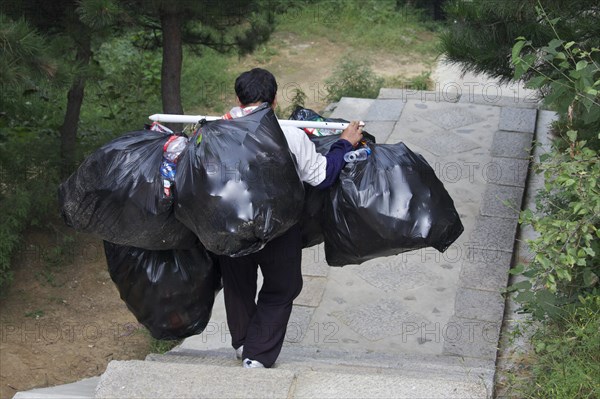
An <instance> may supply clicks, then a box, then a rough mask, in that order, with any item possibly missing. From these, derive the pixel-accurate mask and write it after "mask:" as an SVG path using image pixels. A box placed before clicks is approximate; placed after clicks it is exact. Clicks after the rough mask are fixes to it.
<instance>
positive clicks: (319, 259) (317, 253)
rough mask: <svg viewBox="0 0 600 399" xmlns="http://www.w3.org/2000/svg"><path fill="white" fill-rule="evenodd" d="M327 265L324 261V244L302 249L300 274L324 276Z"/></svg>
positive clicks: (327, 272) (327, 269)
mask: <svg viewBox="0 0 600 399" xmlns="http://www.w3.org/2000/svg"><path fill="white" fill-rule="evenodd" d="M328 274H329V265H328V264H327V262H326V261H325V246H324V245H323V244H319V245H315V246H312V247H310V248H304V249H303V250H302V275H304V276H321V277H326V276H327V275H328Z"/></svg>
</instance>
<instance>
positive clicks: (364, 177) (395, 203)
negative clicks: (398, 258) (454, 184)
mask: <svg viewBox="0 0 600 399" xmlns="http://www.w3.org/2000/svg"><path fill="white" fill-rule="evenodd" d="M369 147H370V148H371V151H372V153H371V155H370V156H369V157H368V159H367V160H366V161H361V162H355V163H350V164H347V165H346V167H345V168H344V169H343V170H342V173H341V175H340V180H339V182H338V183H337V184H336V185H335V186H333V187H332V188H331V190H330V201H326V209H325V212H324V218H325V220H324V223H323V224H322V226H323V234H324V237H325V256H326V259H327V263H328V264H329V265H330V266H344V265H347V264H360V263H362V262H365V261H367V260H369V259H373V258H377V257H380V256H390V255H396V254H399V253H401V252H405V251H410V250H415V249H419V248H423V247H429V246H431V247H434V248H435V249H437V250H438V251H441V252H443V251H445V250H446V249H447V248H448V247H449V246H450V245H451V244H452V243H453V242H454V241H455V240H456V239H457V238H458V237H459V236H460V235H461V233H462V232H463V225H462V223H461V221H460V217H459V215H458V213H457V211H456V209H455V207H454V202H453V201H452V198H451V197H450V195H449V194H448V192H447V191H446V189H445V188H444V186H443V184H442V182H441V181H440V180H439V179H438V178H437V177H436V175H435V173H434V171H433V169H432V168H431V166H429V164H428V163H427V161H426V160H425V159H424V158H423V157H422V156H420V155H418V154H415V153H413V152H412V151H411V150H410V149H409V148H408V147H406V145H404V143H397V144H370V145H369Z"/></svg>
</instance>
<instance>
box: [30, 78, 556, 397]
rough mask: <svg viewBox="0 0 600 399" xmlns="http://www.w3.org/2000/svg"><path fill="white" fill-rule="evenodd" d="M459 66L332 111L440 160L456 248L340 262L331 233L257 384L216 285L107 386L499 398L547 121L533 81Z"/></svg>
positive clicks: (309, 256)
mask: <svg viewBox="0 0 600 399" xmlns="http://www.w3.org/2000/svg"><path fill="white" fill-rule="evenodd" d="M444 74H446V75H444ZM456 76H457V75H456V73H455V71H452V70H451V69H450V68H448V69H442V70H441V71H438V72H437V75H436V76H434V79H436V82H437V85H436V90H434V91H431V92H417V91H409V90H396V89H382V90H381V92H380V94H379V97H378V98H377V99H375V100H365V99H351V98H344V99H342V100H341V101H340V102H339V103H338V104H337V107H336V108H335V110H334V111H333V113H332V115H331V116H333V117H341V118H345V119H352V120H355V119H362V120H364V121H365V122H366V130H367V131H369V132H370V133H372V134H374V135H375V136H376V138H377V141H378V142H379V143H396V142H398V141H403V142H405V143H406V145H407V146H408V147H409V148H411V149H412V150H413V151H415V152H417V153H420V154H422V155H423V156H424V157H425V158H426V159H427V161H428V162H429V163H430V164H431V165H432V167H433V168H434V170H435V171H436V174H437V175H438V177H439V178H440V180H441V181H442V182H443V183H444V185H445V187H446V188H447V190H448V191H449V193H450V195H451V196H452V198H453V199H454V202H455V204H456V207H457V210H458V212H459V214H460V216H461V219H462V222H463V224H464V227H465V231H464V233H463V234H462V236H461V237H460V238H459V239H458V240H457V241H456V242H455V243H454V244H453V245H452V246H451V247H450V248H449V249H448V250H447V251H446V252H445V253H443V254H442V253H439V252H437V251H436V250H434V249H432V248H426V249H422V250H419V251H412V252H408V253H404V254H400V255H397V256H393V257H386V258H378V259H374V260H371V261H369V262H365V263H363V264H362V265H350V266H346V267H343V268H335V267H329V266H328V265H327V264H326V262H325V256H324V250H323V245H319V246H315V247H312V248H308V249H305V250H304V251H303V265H302V267H303V275H304V288H303V291H302V293H301V295H300V296H299V297H298V298H297V300H296V301H295V303H294V309H293V312H292V318H291V320H290V323H289V325H288V331H287V336H286V342H285V344H284V347H283V351H282V354H281V356H280V359H279V360H278V362H277V363H276V367H275V368H274V369H271V370H265V371H264V373H260V374H254V375H252V376H248V377H247V378H250V380H244V381H245V384H246V387H247V388H246V389H247V391H246V392H245V393H246V394H244V392H242V394H241V395H238V394H239V393H240V391H239V389H241V388H240V387H238V386H237V385H236V383H235V381H237V380H236V378H246V377H242V376H241V374H239V373H241V372H242V369H241V367H240V365H239V362H237V361H235V360H234V359H233V350H232V349H231V347H230V336H229V334H228V330H227V325H226V322H225V320H226V318H225V312H224V306H223V299H222V294H219V296H218V297H217V301H216V304H215V308H214V310H213V317H212V319H211V322H210V323H209V325H208V327H207V329H206V330H205V332H204V333H203V334H200V335H198V336H194V337H191V338H188V339H187V340H185V341H184V342H183V343H182V344H181V345H180V346H179V347H178V348H176V349H175V350H173V351H172V352H170V353H169V354H167V355H164V356H156V355H151V356H149V358H148V359H147V360H149V361H146V362H139V361H137V362H135V361H132V362H111V364H110V365H109V368H108V369H107V372H106V373H105V374H104V375H103V376H102V378H101V379H100V384H99V385H98V390H97V392H96V397H114V396H119V393H122V394H127V395H129V396H139V397H143V396H144V394H146V395H148V394H151V393H152V392H154V393H156V392H158V391H151V390H149V389H150V388H148V386H151V387H153V385H152V384H150V382H153V383H154V384H158V386H159V387H160V388H161V389H164V392H165V393H167V394H169V393H170V394H171V396H177V397H193V396H194V395H196V396H198V395H199V393H200V392H202V394H206V395H208V394H209V393H211V394H213V396H215V397H218V392H221V393H222V394H221V397H231V396H238V397H253V395H254V396H261V397H266V396H272V397H281V396H288V397H311V398H312V397H365V396H370V397H407V398H408V397H410V398H419V397H440V398H442V397H478V398H481V397H490V396H491V394H492V391H493V380H494V371H495V362H496V353H497V347H498V340H499V332H500V328H501V325H502V320H503V314H504V302H505V301H504V298H503V295H502V291H503V290H504V289H505V288H506V285H507V281H508V270H509V268H510V267H511V264H512V260H513V251H514V249H515V235H516V232H517V221H518V212H519V210H520V209H521V204H522V201H523V197H524V192H525V188H526V178H527V172H528V157H529V152H530V147H531V145H532V139H533V138H534V135H535V134H538V135H540V134H544V133H545V131H546V129H547V126H546V125H545V124H539V123H537V121H538V111H537V110H536V108H535V107H536V105H537V104H536V102H535V101H533V99H532V97H531V95H530V93H527V92H521V93H515V89H514V88H508V87H505V86H497V85H496V86H495V85H492V84H490V82H489V80H486V79H485V78H481V79H480V78H478V77H472V76H466V77H463V78H461V79H457V78H456ZM469 79H471V80H469ZM502 90H504V92H501V91H502ZM211 367H212V368H211ZM231 367H233V369H232V368H231ZM186 370H187V371H186ZM235 370H237V371H235ZM315 370H318V372H315ZM132 375H135V376H137V378H131V376H132ZM215 375H219V376H221V377H222V378H221V377H219V378H220V379H223V386H222V387H221V388H220V389H221V391H219V390H218V389H217V390H214V389H213V388H214V386H213V385H214V384H215V382H214V381H215V379H214V378H215ZM274 380H276V381H278V383H279V384H280V385H277V384H275V385H273V384H272V381H274ZM176 382H177V383H176ZM144 384H146V388H144V386H145V385H144ZM148 384H150V385H148ZM202 384H205V385H204V386H206V384H211V387H210V388H209V387H206V389H208V391H206V390H205V391H202V389H203V388H202V387H203V385H202ZM182 386H184V387H187V388H182ZM236 387H237V388H236ZM152 389H154V388H152ZM215 389H216V388H215ZM161 392H162V391H161ZM192 393H193V394H192ZM187 394H189V395H191V396H186V395H187ZM21 397H26V396H21Z"/></svg>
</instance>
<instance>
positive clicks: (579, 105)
mask: <svg viewBox="0 0 600 399" xmlns="http://www.w3.org/2000/svg"><path fill="white" fill-rule="evenodd" d="M527 46H531V43H530V42H528V41H527V40H526V39H524V38H518V39H517V42H516V44H515V46H514V48H513V54H512V55H513V62H514V64H515V77H516V78H520V77H521V76H522V75H523V74H525V73H527V72H530V71H533V72H534V75H533V77H532V78H531V79H530V80H528V82H527V85H528V86H529V87H530V88H537V89H540V90H542V91H543V92H544V93H546V95H545V97H544V103H545V104H546V105H547V106H548V107H550V108H551V109H554V110H556V111H557V112H558V113H559V115H560V116H561V119H562V123H561V124H560V125H559V126H563V127H566V128H567V129H568V130H567V131H566V132H564V133H563V132H559V133H560V136H561V137H560V138H558V139H557V140H555V142H554V146H553V149H552V151H551V152H549V153H548V154H545V155H544V156H543V157H541V159H540V164H539V165H538V166H537V169H538V172H539V173H543V174H544V178H545V186H544V188H543V189H542V190H541V192H540V193H539V197H538V198H539V200H538V204H537V212H535V213H534V212H532V211H531V210H526V211H524V212H523V213H522V214H521V219H520V221H521V223H523V224H529V225H531V226H533V228H534V229H535V231H536V232H538V233H539V236H538V238H536V239H534V240H529V241H528V245H529V247H530V249H531V251H532V253H533V254H534V257H533V259H532V261H531V262H530V264H529V265H527V266H526V267H525V266H524V265H520V266H519V267H518V268H517V269H516V270H514V271H513V273H522V274H523V275H524V276H526V277H528V280H526V281H522V282H520V283H518V284H516V285H514V286H513V287H512V288H513V289H514V290H518V291H519V294H518V295H517V301H519V302H521V303H523V304H524V305H525V307H526V309H528V310H529V311H531V312H532V314H533V315H534V316H536V317H538V318H542V317H544V316H556V314H557V312H558V311H559V309H560V306H561V305H564V304H566V303H574V302H575V301H576V300H577V297H578V296H580V295H586V294H597V293H598V276H599V275H600V230H599V229H598V226H600V186H599V185H598V180H597V179H598V176H600V158H599V157H598V152H597V150H596V149H598V148H599V142H600V134H599V133H600V128H598V126H597V124H598V121H600V97H599V96H598V90H599V89H600V65H599V64H598V62H597V61H596V60H595V59H594V57H595V56H597V55H598V54H600V50H598V49H596V48H592V49H591V50H590V51H586V50H583V49H581V48H580V47H579V46H578V45H577V44H576V43H574V42H566V41H563V40H560V39H558V38H557V39H555V40H552V42H551V43H549V44H548V46H545V47H543V48H541V49H539V51H538V52H535V53H531V52H529V53H528V54H526V55H524V56H522V55H521V52H522V51H523V49H524V48H525V47H527ZM542 63H549V64H551V65H553V66H554V69H555V71H556V73H555V74H554V75H552V76H551V75H549V74H547V73H542V72H540V71H541V69H540V64H542ZM575 126H577V128H578V129H579V131H577V130H574V127H575ZM582 136H583V138H584V139H581V137H582ZM532 289H533V290H532Z"/></svg>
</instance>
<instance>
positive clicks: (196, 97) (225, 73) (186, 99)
mask: <svg viewBox="0 0 600 399" xmlns="http://www.w3.org/2000/svg"><path fill="white" fill-rule="evenodd" d="M232 59H233V57H232V56H231V55H226V54H219V53H218V52H216V51H215V50H212V49H209V48H207V49H204V50H203V51H202V54H201V55H198V54H197V53H194V52H192V51H186V52H185V57H184V61H183V73H182V77H181V78H182V79H181V80H182V82H184V85H183V90H182V91H183V92H182V98H183V105H184V108H185V109H186V110H188V111H186V112H188V113H192V114H193V113H200V114H208V113H209V112H216V113H217V114H222V113H225V112H226V111H228V109H225V108H226V105H228V104H231V105H233V104H235V91H234V90H233V82H234V81H235V75H234V74H233V73H232V72H231V71H230V70H229V66H230V65H231V62H232ZM196 111H198V112H196Z"/></svg>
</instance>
